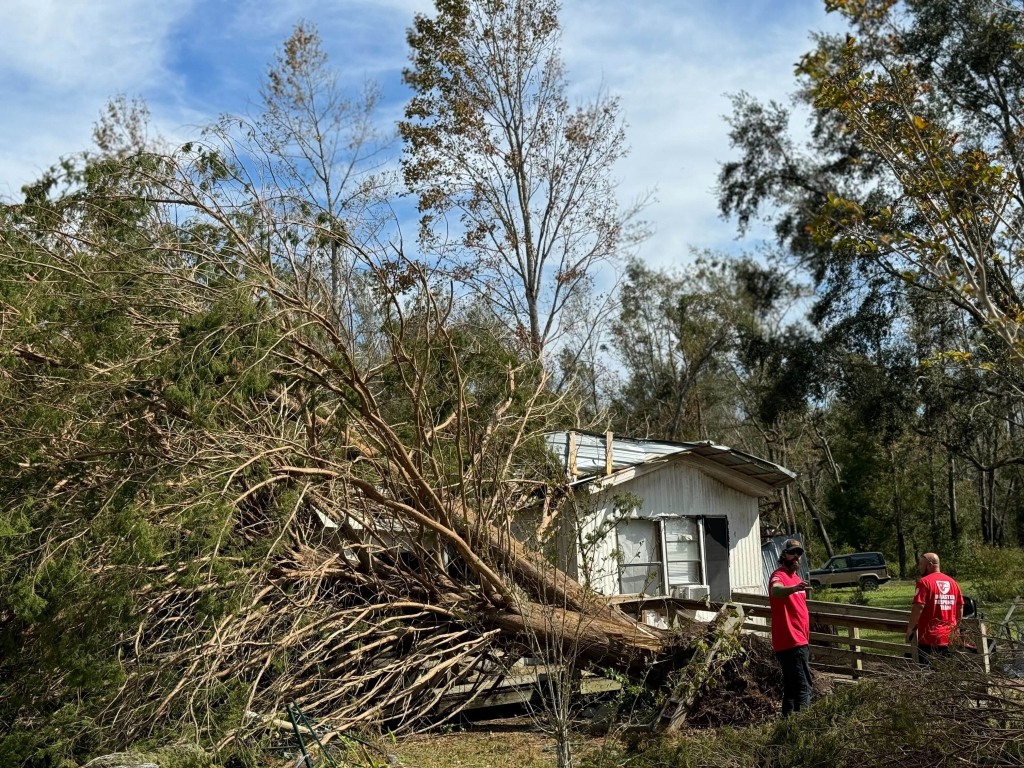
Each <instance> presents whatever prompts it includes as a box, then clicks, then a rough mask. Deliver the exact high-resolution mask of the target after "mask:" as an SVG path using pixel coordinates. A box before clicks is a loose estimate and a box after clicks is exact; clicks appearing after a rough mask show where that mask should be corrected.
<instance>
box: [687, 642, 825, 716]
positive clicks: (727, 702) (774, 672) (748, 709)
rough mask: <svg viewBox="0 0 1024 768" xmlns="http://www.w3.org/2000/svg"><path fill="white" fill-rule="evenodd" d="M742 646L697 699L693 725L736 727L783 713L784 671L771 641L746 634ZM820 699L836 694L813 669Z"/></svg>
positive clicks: (813, 695) (726, 660)
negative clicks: (781, 707) (781, 710)
mask: <svg viewBox="0 0 1024 768" xmlns="http://www.w3.org/2000/svg"><path fill="white" fill-rule="evenodd" d="M738 646H739V647H738V649H737V650H736V652H735V653H733V654H732V655H730V656H729V657H728V658H727V659H723V661H722V664H721V665H720V666H719V668H718V669H717V674H716V676H715V679H714V683H713V685H711V686H708V688H707V689H706V690H705V692H704V694H703V695H702V696H701V697H700V698H699V699H698V700H697V702H696V705H695V706H694V708H693V710H692V711H691V714H690V716H689V718H687V722H688V723H689V725H690V726H691V727H697V728H718V727H721V726H731V727H734V728H740V727H745V726H748V725H758V724H761V723H765V722H768V721H769V720H772V719H774V718H775V717H777V716H778V714H779V709H780V701H781V699H782V670H781V668H780V667H779V662H778V661H777V660H776V658H775V654H774V652H773V651H772V646H771V642H769V641H768V640H766V639H764V638H763V637H760V636H758V635H743V636H741V637H740V638H739V639H738ZM812 678H813V682H814V690H813V692H812V698H813V699H818V698H820V697H822V696H826V695H828V694H830V693H832V683H831V681H830V680H829V678H828V677H826V676H825V675H821V674H814V673H813V672H812Z"/></svg>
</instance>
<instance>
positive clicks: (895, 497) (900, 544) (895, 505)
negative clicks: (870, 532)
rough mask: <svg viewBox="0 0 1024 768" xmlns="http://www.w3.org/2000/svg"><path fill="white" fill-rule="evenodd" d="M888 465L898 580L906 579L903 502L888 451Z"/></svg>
mask: <svg viewBox="0 0 1024 768" xmlns="http://www.w3.org/2000/svg"><path fill="white" fill-rule="evenodd" d="M889 464H890V467H891V470H892V509H893V512H894V513H895V515H896V556H897V557H898V558H899V562H900V578H901V579H905V578H907V539H906V535H905V534H904V531H903V501H902V499H900V487H899V481H898V471H897V469H896V454H895V452H894V451H892V450H890V451H889Z"/></svg>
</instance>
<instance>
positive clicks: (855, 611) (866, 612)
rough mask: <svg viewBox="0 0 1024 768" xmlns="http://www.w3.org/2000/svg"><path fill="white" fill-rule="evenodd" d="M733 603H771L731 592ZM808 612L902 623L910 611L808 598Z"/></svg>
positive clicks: (761, 597)
mask: <svg viewBox="0 0 1024 768" xmlns="http://www.w3.org/2000/svg"><path fill="white" fill-rule="evenodd" d="M732 600H733V602H734V603H742V604H744V605H760V606H764V607H768V606H770V605H771V604H770V603H769V599H768V598H767V597H765V596H764V595H748V594H747V593H745V592H733V593H732ZM807 612H808V613H812V614H813V613H828V614H842V615H844V616H856V617H858V618H864V619H880V620H883V621H886V620H891V621H902V622H903V623H904V625H906V623H907V622H908V621H909V620H910V611H901V610H898V609H896V608H875V607H873V606H870V605H848V604H846V603H830V602H827V601H825V600H808V601H807Z"/></svg>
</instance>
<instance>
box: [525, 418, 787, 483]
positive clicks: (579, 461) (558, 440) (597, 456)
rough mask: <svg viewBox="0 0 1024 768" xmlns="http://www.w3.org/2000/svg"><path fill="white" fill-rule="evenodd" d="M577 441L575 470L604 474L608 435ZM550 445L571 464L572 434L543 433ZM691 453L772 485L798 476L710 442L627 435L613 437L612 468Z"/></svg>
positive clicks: (588, 474)
mask: <svg viewBox="0 0 1024 768" xmlns="http://www.w3.org/2000/svg"><path fill="white" fill-rule="evenodd" d="M574 434H575V441H576V470H577V472H578V473H579V474H580V476H582V477H597V476H601V475H604V474H605V468H606V466H607V465H606V463H605V460H606V456H607V446H606V440H607V436H606V435H603V434H599V433H596V432H579V431H576V432H574ZM544 441H545V442H546V443H547V445H548V448H549V449H550V450H551V451H552V453H554V454H555V456H557V457H558V458H559V459H561V461H562V464H563V466H564V467H566V468H568V466H569V433H568V432H549V433H547V434H545V435H544ZM684 453H692V454H696V455H698V456H701V457H703V458H705V459H707V460H709V461H713V462H715V463H716V464H717V465H719V466H721V467H722V468H723V469H727V470H729V471H731V472H735V473H736V474H738V475H740V476H743V477H751V478H756V479H757V480H758V481H760V482H762V483H765V484H767V485H768V486H770V487H773V488H779V487H782V486H783V485H786V484H787V483H789V482H791V481H792V480H793V479H794V478H795V477H796V475H795V474H793V473H792V472H790V471H789V470H788V469H786V468H784V467H780V466H778V465H777V464H773V463H772V462H770V461H765V460H764V459H760V458H757V457H756V456H751V455H750V454H747V453H744V452H743V451H739V450H736V449H735V448H729V447H727V446H724V445H715V444H713V443H710V442H700V443H682V442H680V443H668V442H659V441H655V440H637V439H632V438H626V437H615V436H613V438H612V471H613V472H615V471H618V470H620V469H626V468H627V467H633V466H637V465H638V464H644V463H647V462H650V461H654V460H656V459H660V458H664V457H666V456H672V455H675V454H684Z"/></svg>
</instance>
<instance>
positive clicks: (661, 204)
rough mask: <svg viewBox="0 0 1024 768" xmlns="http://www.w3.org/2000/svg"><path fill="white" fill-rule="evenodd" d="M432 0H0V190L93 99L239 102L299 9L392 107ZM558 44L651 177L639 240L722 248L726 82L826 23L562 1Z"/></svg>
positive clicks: (627, 187)
mask: <svg viewBox="0 0 1024 768" xmlns="http://www.w3.org/2000/svg"><path fill="white" fill-rule="evenodd" d="M431 7H432V2H431V0H338V1H337V2H333V3H323V2H322V1H320V0H243V1H242V2H236V3H231V4H227V5H224V4H220V3H215V2H212V0H174V1H173V2H170V1H165V0H0V103H2V104H3V105H4V109H3V110H2V111H0V136H2V138H3V141H2V142H0V196H9V195H12V194H14V193H15V192H16V190H17V189H18V187H19V186H20V185H21V184H23V183H25V182H27V181H30V180H31V179H33V178H35V177H37V176H38V174H39V172H40V171H41V170H42V169H43V168H45V167H47V166H48V165H50V164H51V163H53V162H54V161H55V160H56V159H57V158H58V157H60V156H61V155H62V154H66V153H68V152H73V151H76V150H80V149H82V148H83V147H85V146H86V145H87V144H88V142H89V133H90V127H91V125H92V123H93V121H94V120H95V119H96V117H97V115H98V113H99V111H100V109H101V108H102V106H103V104H104V102H105V101H106V100H107V98H109V97H110V96H111V95H113V94H115V93H117V92H119V91H123V92H127V93H129V94H136V93H141V94H142V95H143V96H145V97H146V98H147V100H148V101H149V103H150V107H151V109H152V111H153V113H154V115H155V117H156V120H157V123H158V127H159V128H160V130H161V131H162V132H163V133H164V134H165V135H176V134H179V128H178V127H179V126H182V125H185V124H191V125H195V124H201V123H203V122H205V120H207V119H209V118H210V117H213V116H214V115H216V114H217V113H218V112H221V111H240V110H244V109H245V106H246V103H245V100H246V99H247V98H252V97H254V96H255V92H256V82H257V79H258V77H259V74H260V72H261V71H262V67H263V65H264V64H265V63H266V62H267V61H268V60H269V59H270V57H271V55H272V52H273V49H274V48H275V47H276V46H277V45H279V44H280V42H281V41H282V40H283V39H284V37H285V36H286V35H287V34H288V31H289V29H290V28H291V26H292V25H293V24H294V23H295V22H296V21H297V20H298V19H299V18H307V19H309V20H311V21H313V22H315V23H317V24H318V26H319V27H320V31H321V33H322V35H323V37H324V41H325V46H326V48H327V50H328V51H329V53H330V55H331V59H332V63H334V64H335V66H338V67H339V68H341V69H342V71H343V72H344V74H345V75H346V77H347V78H350V79H351V80H359V79H361V78H362V77H363V76H369V77H372V78H375V79H377V80H379V81H381V83H382V85H383V86H384V87H385V90H386V92H387V93H388V94H389V99H388V101H387V102H386V103H385V105H384V108H383V110H382V116H385V117H387V118H395V117H397V116H398V115H399V114H400V110H401V108H402V99H403V98H404V95H403V94H404V91H403V90H402V89H401V86H400V83H399V72H400V70H401V68H402V67H403V66H404V65H405V63H406V50H405V40H404V38H405V30H406V28H407V27H408V26H409V24H410V23H411V22H412V17H413V14H414V13H416V12H423V11H425V12H429V11H430V10H431ZM562 16H563V26H564V30H565V32H564V40H563V47H564V52H565V57H566V60H567V63H568V65H569V70H570V77H571V78H572V80H573V91H574V93H576V94H578V95H579V96H580V97H581V98H582V97H585V96H589V95H592V94H593V93H594V92H595V91H596V90H597V88H598V87H600V86H601V84H602V83H603V84H604V85H605V86H606V87H607V88H608V89H609V90H610V91H611V92H612V93H615V94H618V95H619V96H620V97H621V99H622V104H623V108H624V112H625V115H626V118H627V120H628V123H629V131H628V140H629V144H630V146H631V148H632V149H631V153H630V155H629V157H628V158H626V160H624V161H623V163H622V164H621V167H620V168H619V173H620V176H621V177H622V181H623V183H622V187H621V193H622V196H623V198H624V199H630V198H632V197H634V196H636V195H637V194H639V193H641V192H642V191H644V190H648V189H652V188H655V187H656V188H657V197H658V202H657V203H656V204H655V205H653V206H652V207H651V208H650V209H649V210H648V218H649V219H650V220H651V222H652V223H653V224H654V226H655V228H656V230H657V233H656V235H655V236H654V238H652V240H651V241H650V242H649V243H648V244H647V245H646V246H645V248H644V251H643V253H644V255H645V256H646V257H647V258H649V259H651V260H652V261H655V262H657V263H668V262H671V261H674V260H676V259H680V258H682V259H685V258H686V256H687V251H688V247H689V246H691V245H694V246H712V247H735V246H734V245H733V243H732V237H733V234H734V228H733V226H732V224H730V223H727V222H722V221H721V220H720V219H719V218H718V216H717V209H716V203H715V199H714V196H713V194H712V189H713V186H714V183H715V177H716V175H717V172H718V162H719V161H722V160H725V159H727V158H728V157H729V156H730V150H729V147H728V139H727V136H726V125H725V123H724V122H723V121H722V115H724V114H726V113H727V112H729V103H728V101H727V99H726V98H725V95H724V94H726V93H727V92H735V91H738V90H741V89H744V90H748V91H750V92H751V93H753V94H754V95H756V96H759V97H767V98H784V96H785V94H786V93H788V92H789V91H790V90H791V88H792V85H793V73H792V70H793V64H794V62H795V61H796V59H797V58H798V56H799V55H800V53H802V52H803V51H804V50H806V49H807V48H808V47H809V42H808V40H807V33H808V31H809V30H811V29H815V28H818V27H820V26H822V25H823V24H827V23H829V22H828V21H827V20H826V19H825V16H824V13H823V11H822V10H821V2H820V0H790V1H789V2H787V3H780V2H777V0H773V2H771V3H767V2H750V0H716V2H707V0H702V1H701V2H698V1H697V0H633V2H622V0H564V9H563V14H562Z"/></svg>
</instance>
